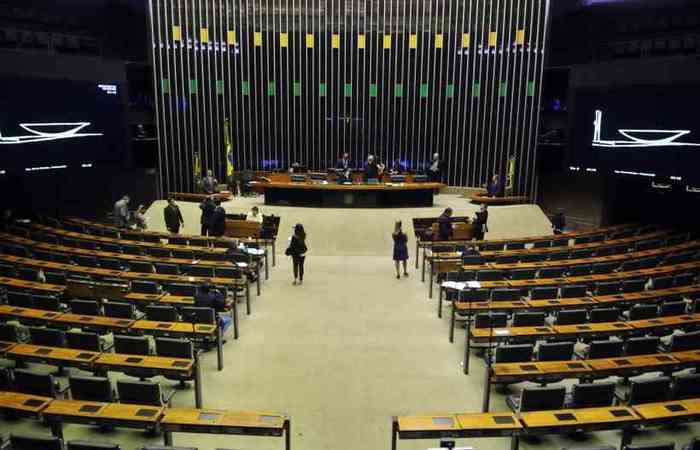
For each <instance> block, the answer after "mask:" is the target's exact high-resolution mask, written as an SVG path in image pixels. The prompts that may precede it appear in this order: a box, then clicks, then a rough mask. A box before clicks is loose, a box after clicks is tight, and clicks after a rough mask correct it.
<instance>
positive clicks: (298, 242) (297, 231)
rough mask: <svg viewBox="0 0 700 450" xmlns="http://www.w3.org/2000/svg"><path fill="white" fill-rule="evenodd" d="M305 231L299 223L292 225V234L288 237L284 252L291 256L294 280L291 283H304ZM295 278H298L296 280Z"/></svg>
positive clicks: (306, 249)
mask: <svg viewBox="0 0 700 450" xmlns="http://www.w3.org/2000/svg"><path fill="white" fill-rule="evenodd" d="M307 251H308V248H307V247H306V232H305V231H304V226H303V225H302V224H300V223H298V224H296V225H294V234H292V237H291V238H289V247H287V250H286V251H285V252H284V253H285V255H287V256H291V257H292V264H293V266H294V281H293V282H292V284H293V285H296V284H300V285H301V284H303V283H304V260H305V259H306V252H307ZM297 279H298V280H299V281H298V282H297Z"/></svg>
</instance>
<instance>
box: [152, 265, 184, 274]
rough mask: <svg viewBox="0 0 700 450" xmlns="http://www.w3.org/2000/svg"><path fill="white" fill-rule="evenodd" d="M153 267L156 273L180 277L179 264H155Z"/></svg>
mask: <svg viewBox="0 0 700 450" xmlns="http://www.w3.org/2000/svg"><path fill="white" fill-rule="evenodd" d="M153 265H154V266H155V268H156V273H162V274H166V275H180V268H179V267H178V265H177V264H164V263H155V264H153Z"/></svg>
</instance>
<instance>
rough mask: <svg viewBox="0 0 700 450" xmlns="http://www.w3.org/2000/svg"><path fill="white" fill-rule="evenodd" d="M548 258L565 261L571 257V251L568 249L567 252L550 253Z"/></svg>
mask: <svg viewBox="0 0 700 450" xmlns="http://www.w3.org/2000/svg"><path fill="white" fill-rule="evenodd" d="M548 259H549V260H550V261H563V260H565V259H569V252H568V251H567V252H556V253H549V254H548Z"/></svg>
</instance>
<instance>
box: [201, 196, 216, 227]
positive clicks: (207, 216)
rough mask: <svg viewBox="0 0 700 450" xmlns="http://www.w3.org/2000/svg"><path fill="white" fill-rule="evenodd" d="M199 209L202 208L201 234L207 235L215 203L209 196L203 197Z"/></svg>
mask: <svg viewBox="0 0 700 450" xmlns="http://www.w3.org/2000/svg"><path fill="white" fill-rule="evenodd" d="M199 209H201V210H202V219H201V222H200V223H201V224H202V236H207V235H208V234H209V227H210V226H211V220H212V216H213V215H214V210H215V209H216V205H215V204H214V200H212V198H211V197H207V198H205V199H204V201H203V202H202V203H200V204H199Z"/></svg>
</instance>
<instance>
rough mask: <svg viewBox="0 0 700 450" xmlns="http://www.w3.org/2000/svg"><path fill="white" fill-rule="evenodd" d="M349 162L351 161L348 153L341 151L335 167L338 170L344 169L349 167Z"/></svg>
mask: <svg viewBox="0 0 700 450" xmlns="http://www.w3.org/2000/svg"><path fill="white" fill-rule="evenodd" d="M351 164H352V163H351V161H350V155H349V154H348V152H345V153H343V156H342V157H341V158H340V159H339V160H338V164H336V166H335V168H336V169H338V170H342V171H346V170H349V169H351V167H350V165H351Z"/></svg>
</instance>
